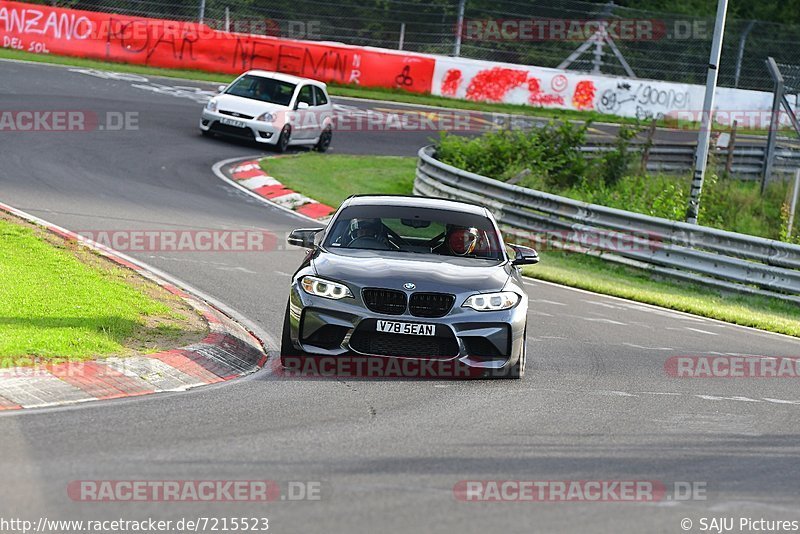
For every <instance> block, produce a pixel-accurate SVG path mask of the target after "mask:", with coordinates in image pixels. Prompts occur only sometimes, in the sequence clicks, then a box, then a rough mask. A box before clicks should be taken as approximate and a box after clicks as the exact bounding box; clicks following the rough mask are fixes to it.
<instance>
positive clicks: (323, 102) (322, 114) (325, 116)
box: [312, 86, 333, 138]
mask: <svg viewBox="0 0 800 534" xmlns="http://www.w3.org/2000/svg"><path fill="white" fill-rule="evenodd" d="M314 115H315V117H316V123H317V129H316V131H315V132H314V134H313V135H312V137H313V138H317V137H319V135H320V134H321V133H322V130H323V129H325V127H326V126H327V125H329V124H330V125H331V127H333V104H331V101H330V99H329V98H328V95H327V94H326V93H325V91H324V90H323V89H322V88H321V87H316V86H314Z"/></svg>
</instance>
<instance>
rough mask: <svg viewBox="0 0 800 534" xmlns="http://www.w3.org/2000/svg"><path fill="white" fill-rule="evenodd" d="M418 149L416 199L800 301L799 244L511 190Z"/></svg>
mask: <svg viewBox="0 0 800 534" xmlns="http://www.w3.org/2000/svg"><path fill="white" fill-rule="evenodd" d="M434 156H435V147H433V146H427V147H424V148H422V149H420V151H419V161H418V164H417V173H416V179H415V181H414V194H416V195H422V196H436V197H443V198H452V199H455V200H465V201H469V202H474V203H477V204H481V205H483V206H486V207H487V208H489V209H490V210H491V211H492V212H493V213H494V215H495V217H496V218H497V220H498V222H499V224H500V225H501V228H502V229H503V231H504V232H506V233H507V234H511V235H513V236H515V237H516V238H517V239H523V240H525V241H527V242H533V243H537V244H539V245H542V244H548V245H552V246H555V247H558V248H569V249H575V250H578V251H580V252H585V253H589V254H595V255H598V256H600V257H602V258H603V259H606V260H609V261H614V262H617V263H623V264H627V265H634V266H636V267H640V268H644V269H647V270H649V271H651V272H654V273H657V274H660V275H664V276H670V277H673V278H679V279H682V280H687V281H691V282H696V283H702V284H706V285H711V286H715V287H718V288H722V289H726V290H733V291H737V292H741V293H747V294H756V295H764V296H771V297H777V298H780V299H783V300H789V301H793V302H797V303H800V296H799V295H800V246H799V245H793V244H789V243H783V242H781V241H775V240H773V239H765V238H761V237H754V236H749V235H745V234H737V233H734V232H727V231H725V230H718V229H715V228H708V227H704V226H697V225H692V224H687V223H684V222H679V221H670V220H668V219H660V218H657V217H651V216H649V215H643V214H640V213H633V212H628V211H623V210H619V209H615V208H608V207H605V206H598V205H596V204H588V203H586V202H580V201H577V200H573V199H569V198H565V197H560V196H557V195H552V194H550V193H544V192H542V191H536V190H533V189H527V188H523V187H519V186H516V185H510V184H507V183H504V182H501V181H498V180H494V179H492V178H487V177H485V176H481V175H478V174H474V173H471V172H467V171H464V170H461V169H457V168H456V167H453V166H451V165H447V164H445V163H442V162H440V161H438V160H437V159H436V158H435V157H434Z"/></svg>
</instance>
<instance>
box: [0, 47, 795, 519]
mask: <svg viewBox="0 0 800 534" xmlns="http://www.w3.org/2000/svg"><path fill="white" fill-rule="evenodd" d="M159 83H163V84H170V85H187V84H186V83H183V82H175V81H159ZM135 85H147V84H143V83H138V84H137V83H134V82H131V81H121V80H109V79H102V78H98V77H96V76H92V75H87V74H85V73H79V72H73V71H71V70H70V69H67V68H61V67H53V66H46V65H30V64H23V63H13V62H0V109H2V110H88V111H92V112H95V113H97V114H99V115H100V116H103V115H104V114H106V113H107V112H114V113H118V112H136V113H138V129H136V130H127V131H93V132H3V133H2V137H0V139H1V141H0V201H3V202H5V203H7V204H10V205H13V206H15V207H17V208H19V209H22V210H24V211H27V212H29V213H32V214H34V215H36V216H38V217H41V218H43V219H46V220H48V221H50V222H53V223H56V224H58V225H60V226H63V227H66V228H69V229H71V230H73V231H100V230H142V229H145V230H154V229H157V230H175V229H187V230H191V229H208V228H213V229H259V230H266V231H269V232H273V233H275V234H276V235H277V236H278V238H279V240H283V237H284V236H285V232H286V231H287V230H290V229H292V228H296V227H303V226H308V225H309V223H308V221H305V220H302V219H299V218H296V217H294V216H292V215H291V214H287V213H286V212H283V211H280V210H277V209H275V208H271V207H269V206H266V205H264V204H262V203H260V202H258V201H257V200H255V199H253V198H251V197H249V196H247V195H245V194H244V193H242V192H241V191H238V190H236V189H234V188H232V187H230V186H229V185H228V184H226V183H224V182H222V181H221V180H219V179H218V178H217V177H215V176H214V175H213V173H212V172H211V167H212V165H213V164H214V163H215V162H217V161H220V160H223V159H227V158H235V157H240V156H241V157H245V156H255V155H258V154H259V150H258V148H255V147H252V146H247V145H243V144H239V143H232V142H226V141H221V140H218V139H206V138H203V137H201V136H200V134H199V131H198V128H197V120H198V118H199V113H200V106H201V104H199V103H198V102H196V101H194V100H193V99H191V98H186V97H185V94H184V96H174V95H173V94H166V93H164V92H163V91H162V92H155V91H153V90H152V89H150V90H148V89H146V88H141V87H135ZM196 86H197V87H207V86H204V85H203V84H196ZM184 93H185V91H184ZM340 103H341V104H343V105H347V106H355V107H357V108H360V109H365V108H369V107H370V106H372V107H374V106H376V105H377V104H375V103H354V102H353V101H352V100H348V101H346V102H340ZM431 136H432V135H431V133H430V132H413V133H412V132H406V133H391V134H390V133H378V132H372V133H358V132H343V133H337V135H335V137H334V141H333V150H334V151H335V152H336V153H350V154H393V155H414V154H415V153H416V151H417V150H418V149H419V147H420V146H422V145H424V144H426V143H427V140H428V138H429V137H431ZM320 179H321V180H322V179H324V177H322V176H321V177H320ZM312 196H313V195H312ZM126 253H128V254H130V255H132V256H134V257H136V258H138V259H140V260H142V261H145V262H147V263H149V264H150V265H153V266H155V267H156V268H158V269H160V270H163V271H165V272H167V273H169V274H171V275H173V276H175V277H177V278H179V279H181V280H184V281H186V282H187V283H189V284H190V285H192V286H194V287H196V288H198V289H200V290H202V291H203V292H205V293H207V294H209V295H211V296H212V297H214V298H216V299H218V300H220V301H222V302H224V303H226V304H227V305H229V306H230V307H232V308H234V309H236V310H237V311H238V312H239V313H241V314H242V315H244V316H245V317H248V318H249V319H251V320H252V321H253V322H255V323H256V324H257V325H258V326H259V327H260V328H262V329H263V330H264V331H266V332H268V333H269V334H271V336H272V338H273V340H274V339H278V338H279V336H280V326H281V321H282V316H283V312H284V306H285V302H286V297H287V283H288V280H289V275H290V273H292V272H293V270H294V269H295V268H296V266H297V265H298V264H299V262H300V261H301V259H302V255H303V253H302V251H301V250H276V251H272V252H268V253H263V252H235V253H232V252H192V253H186V252H126ZM528 290H529V295H530V298H531V311H530V316H529V327H528V336H529V339H528V370H527V373H528V375H527V377H526V378H525V379H524V380H522V381H467V382H457V381H439V380H370V379H363V380H360V379H352V380H346V379H319V380H308V379H305V380H303V379H296V380H291V379H287V378H283V377H280V376H277V375H276V374H275V373H272V372H270V370H269V369H267V370H265V371H262V372H260V373H257V374H255V375H252V376H250V377H248V378H245V379H240V380H235V381H232V382H230V383H228V384H225V385H220V386H209V387H206V388H200V389H198V390H194V391H192V392H187V393H179V394H164V395H155V396H151V397H148V398H141V399H130V400H120V401H109V402H103V403H96V404H94V405H91V406H88V405H87V406H79V407H67V408H54V409H44V410H39V411H32V412H28V413H14V414H4V415H2V416H0V451H2V453H1V454H0V472H2V478H1V480H2V482H1V483H0V503H2V504H0V517H2V518H6V519H8V518H12V517H19V518H24V519H29V520H33V521H35V520H36V519H38V518H39V517H47V518H48V519H112V518H120V517H121V518H125V519H138V520H141V519H145V518H148V517H153V518H156V519H164V520H167V519H172V520H177V519H180V518H187V517H192V518H194V517H218V518H222V517H227V518H232V517H268V518H269V520H270V531H274V532H303V533H312V532H326V533H327V532H365V533H367V532H370V533H371V532H377V531H381V532H460V533H470V532H476V533H477V532H481V533H482V532H642V531H654V532H681V527H680V521H681V519H682V518H690V519H692V520H693V521H694V522H695V531H698V530H697V525H698V521H699V520H700V518H702V517H713V516H726V517H736V518H738V517H753V518H760V517H763V518H765V519H794V520H797V519H799V518H798V513H797V493H798V474H799V470H798V467H797V457H798V455H799V454H800V435H799V434H800V432H799V431H800V394H799V393H798V389H797V381H796V380H792V379H720V378H718V379H678V378H670V377H669V376H668V375H667V373H666V372H665V370H664V365H665V362H666V360H667V358H669V357H670V356H676V355H707V354H756V355H765V356H795V357H797V356H800V340H796V339H791V338H788V337H785V336H779V335H773V334H767V333H763V332H758V331H755V330H752V329H747V328H741V327H736V326H733V325H726V324H723V323H719V322H716V321H712V320H707V319H702V318H697V317H693V316H688V315H684V314H680V313H676V312H671V311H667V310H661V309H658V308H653V307H650V306H645V305H641V304H637V303H632V302H627V301H623V300H619V299H614V298H610V297H604V296H600V295H594V294H591V293H586V292H582V291H576V290H572V289H568V288H562V287H559V286H556V285H551V284H546V283H541V282H531V283H530V284H529V286H528ZM1 323H2V318H0V325H1ZM0 328H1V326H0ZM187 479H191V480H223V479H237V480H238V479H269V480H276V481H280V482H282V483H285V482H287V481H319V482H320V483H321V486H322V498H321V499H320V500H319V501H299V502H275V503H269V504H259V503H226V502H212V503H202V504H199V503H163V502H161V503H159V502H135V503H132V502H117V503H85V502H75V501H73V500H71V499H70V497H69V496H68V494H67V489H66V488H67V485H68V483H69V482H71V481H75V480H187ZM507 479H510V480H518V479H522V480H559V481H560V480H656V481H662V482H664V483H665V484H667V486H668V487H671V486H672V484H673V482H676V481H684V482H695V483H700V484H705V487H706V499H705V500H694V501H686V502H684V501H678V500H665V501H662V502H658V503H605V502H593V503H592V502H562V503H471V502H460V501H458V500H457V499H455V498H454V495H453V487H454V485H455V484H457V483H458V482H459V481H462V480H507ZM737 524H738V523H737Z"/></svg>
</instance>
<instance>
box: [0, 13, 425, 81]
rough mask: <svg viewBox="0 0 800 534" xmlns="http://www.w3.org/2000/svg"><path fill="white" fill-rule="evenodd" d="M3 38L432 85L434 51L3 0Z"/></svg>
mask: <svg viewBox="0 0 800 534" xmlns="http://www.w3.org/2000/svg"><path fill="white" fill-rule="evenodd" d="M0 44H2V46H3V47H4V48H16V49H22V50H27V51H31V52H37V53H52V54H59V55H65V56H76V57H85V58H92V59H100V60H111V61H121V62H124V63H133V64H137V65H149V66H154V67H164V68H175V69H194V70H201V71H207V72H217V73H227V74H240V73H242V72H243V71H245V70H249V69H264V70H270V71H279V72H283V73H286V74H294V75H297V76H304V77H307V78H314V79H317V80H321V81H324V82H338V83H357V84H360V85H362V86H365V87H388V88H393V87H402V88H403V89H405V90H407V91H412V92H418V93H426V92H429V91H430V88H431V79H432V77H433V68H434V63H435V60H434V59H433V58H432V57H428V56H423V55H418V54H408V53H402V52H393V51H391V50H383V49H379V48H368V47H356V46H348V45H344V44H340V43H325V42H309V41H295V40H289V39H279V38H275V37H266V36H259V35H244V34H237V33H227V32H221V31H217V30H213V29H211V28H209V27H208V26H206V25H203V24H196V23H190V22H177V21H168V20H160V19H148V18H138V17H130V16H125V15H116V14H108V13H98V12H93V11H77V10H72V9H61V8H55V7H49V6H45V5H33V4H23V3H17V2H6V1H2V0H0Z"/></svg>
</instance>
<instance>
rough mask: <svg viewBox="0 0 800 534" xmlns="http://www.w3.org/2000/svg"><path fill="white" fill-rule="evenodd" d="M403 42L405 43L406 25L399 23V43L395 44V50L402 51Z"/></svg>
mask: <svg viewBox="0 0 800 534" xmlns="http://www.w3.org/2000/svg"><path fill="white" fill-rule="evenodd" d="M405 41H406V23H405V22H401V23H400V42H399V43H397V49H398V50H402V49H403V43H405Z"/></svg>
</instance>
